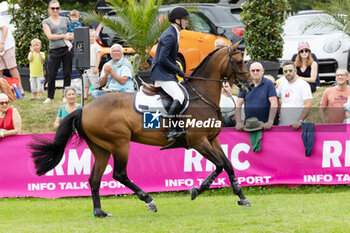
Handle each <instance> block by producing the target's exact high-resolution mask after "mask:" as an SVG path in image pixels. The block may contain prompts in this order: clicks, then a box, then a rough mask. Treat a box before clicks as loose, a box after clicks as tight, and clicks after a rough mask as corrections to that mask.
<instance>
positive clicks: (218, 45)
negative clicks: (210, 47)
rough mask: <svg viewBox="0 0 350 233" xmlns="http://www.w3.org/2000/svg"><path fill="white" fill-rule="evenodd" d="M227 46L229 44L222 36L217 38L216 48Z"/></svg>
mask: <svg viewBox="0 0 350 233" xmlns="http://www.w3.org/2000/svg"><path fill="white" fill-rule="evenodd" d="M225 46H227V43H226V41H225V40H224V39H222V38H219V39H216V40H215V42H214V47H215V49H219V48H222V47H225Z"/></svg>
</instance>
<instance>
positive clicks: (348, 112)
mask: <svg viewBox="0 0 350 233" xmlns="http://www.w3.org/2000/svg"><path fill="white" fill-rule="evenodd" d="M344 109H345V120H344V123H345V124H350V97H348V102H346V103H345V104H344Z"/></svg>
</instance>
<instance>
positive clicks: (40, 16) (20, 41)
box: [9, 0, 48, 66]
mask: <svg viewBox="0 0 350 233" xmlns="http://www.w3.org/2000/svg"><path fill="white" fill-rule="evenodd" d="M9 4H11V6H12V7H11V8H10V9H9V12H10V13H11V15H12V20H11V23H14V25H15V28H16V30H15V31H14V32H13V36H14V38H15V41H16V60H17V64H18V65H20V66H28V64H29V62H28V59H27V57H28V53H29V46H30V42H31V40H32V39H34V38H38V39H40V40H41V42H42V51H48V40H47V38H46V36H45V34H44V33H43V30H42V26H41V23H42V21H43V20H44V19H45V18H47V17H48V12H47V7H48V5H47V2H46V1H42V0H22V1H16V0H10V1H9ZM15 4H18V6H19V8H18V9H15V8H14V5H15Z"/></svg>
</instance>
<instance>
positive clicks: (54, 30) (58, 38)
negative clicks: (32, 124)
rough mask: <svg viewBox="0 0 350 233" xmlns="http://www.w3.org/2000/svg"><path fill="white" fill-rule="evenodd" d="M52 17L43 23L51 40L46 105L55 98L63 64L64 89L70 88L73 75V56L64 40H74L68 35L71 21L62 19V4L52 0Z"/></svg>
mask: <svg viewBox="0 0 350 233" xmlns="http://www.w3.org/2000/svg"><path fill="white" fill-rule="evenodd" d="M48 11H49V15H50V17H49V18H47V19H45V20H44V21H43V23H42V25H43V30H44V33H45V35H46V37H47V39H49V48H50V50H49V61H48V74H49V75H48V82H47V88H48V91H47V99H46V100H45V101H44V103H45V104H46V103H49V102H51V101H52V100H53V98H54V97H55V83H56V75H57V72H58V69H59V67H60V65H61V62H62V64H63V76H64V82H63V87H67V86H70V82H71V74H72V56H71V54H70V52H69V51H68V47H67V45H66V43H65V42H64V40H65V39H66V40H73V35H72V34H67V31H68V26H69V21H68V19H67V18H66V17H60V16H59V14H58V13H59V11H60V3H59V2H58V1H56V0H52V1H51V2H50V3H49V9H48Z"/></svg>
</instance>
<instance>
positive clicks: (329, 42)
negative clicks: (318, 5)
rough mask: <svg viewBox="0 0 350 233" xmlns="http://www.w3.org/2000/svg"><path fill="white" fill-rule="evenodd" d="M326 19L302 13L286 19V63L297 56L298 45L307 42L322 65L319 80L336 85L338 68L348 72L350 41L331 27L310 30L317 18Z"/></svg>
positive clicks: (319, 14) (316, 13) (308, 12)
mask: <svg viewBox="0 0 350 233" xmlns="http://www.w3.org/2000/svg"><path fill="white" fill-rule="evenodd" d="M322 15H326V14H325V13H322V12H320V11H303V12H300V13H298V14H296V15H294V16H290V17H288V18H287V20H286V22H285V25H284V26H283V27H284V36H283V39H284V48H283V57H282V59H281V62H283V61H284V60H290V59H291V58H292V56H293V54H296V53H297V47H298V42H300V41H307V42H308V43H309V45H310V49H311V52H312V53H314V54H315V55H316V57H317V59H318V62H319V76H320V79H321V80H325V81H334V80H335V71H336V69H337V68H344V69H348V70H349V62H350V51H349V48H350V37H349V36H348V35H346V34H345V33H343V32H342V31H336V30H334V29H332V28H330V27H323V28H317V29H316V28H309V29H307V30H306V31H304V28H305V26H306V25H308V24H310V23H311V22H313V21H314V20H315V18H316V17H319V16H322Z"/></svg>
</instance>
